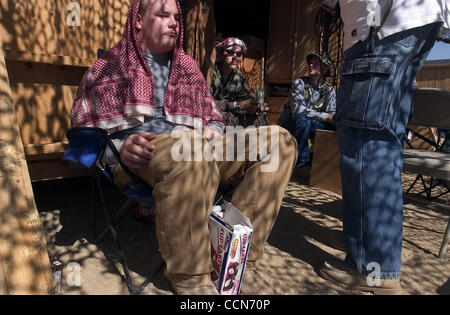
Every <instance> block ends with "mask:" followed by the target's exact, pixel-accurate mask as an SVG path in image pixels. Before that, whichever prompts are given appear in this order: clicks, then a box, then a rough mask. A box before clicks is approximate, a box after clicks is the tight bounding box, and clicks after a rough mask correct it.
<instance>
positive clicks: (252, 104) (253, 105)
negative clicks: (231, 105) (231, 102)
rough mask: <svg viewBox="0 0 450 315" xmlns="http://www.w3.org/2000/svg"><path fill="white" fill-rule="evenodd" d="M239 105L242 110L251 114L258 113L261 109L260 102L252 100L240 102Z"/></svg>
mask: <svg viewBox="0 0 450 315" xmlns="http://www.w3.org/2000/svg"><path fill="white" fill-rule="evenodd" d="M239 104H241V110H242V111H243V112H246V113H249V114H254V113H256V111H257V110H258V108H259V104H258V102H257V101H256V100H254V99H252V98H249V99H246V100H243V101H240V102H239Z"/></svg>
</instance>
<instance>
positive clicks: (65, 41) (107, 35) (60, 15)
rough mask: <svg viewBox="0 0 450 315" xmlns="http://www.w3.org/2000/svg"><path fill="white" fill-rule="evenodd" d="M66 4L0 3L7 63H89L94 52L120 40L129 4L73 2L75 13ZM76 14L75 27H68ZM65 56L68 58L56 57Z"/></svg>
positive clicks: (59, 0)
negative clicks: (13, 61) (23, 61)
mask: <svg viewBox="0 0 450 315" xmlns="http://www.w3.org/2000/svg"><path fill="white" fill-rule="evenodd" d="M69 2H70V1H63V0H22V1H15V0H0V21H1V23H0V38H2V42H3V49H4V50H5V53H6V59H7V60H29V61H37V62H51V63H56V62H61V63H64V64H79V65H81V64H82V65H86V66H88V65H90V64H92V62H93V61H94V60H95V58H96V55H97V50H98V49H99V48H103V49H105V48H110V47H112V45H114V44H115V43H116V42H117V41H118V40H119V39H120V37H121V35H122V33H123V27H124V25H125V23H126V18H127V13H128V4H129V0H78V1H77V2H78V3H79V4H80V9H81V10H80V14H77V12H74V11H68V7H67V5H68V4H69ZM76 15H78V16H79V18H80V20H79V22H80V23H79V26H69V24H68V17H69V22H70V21H75V22H76V19H70V17H73V16H76ZM61 56H66V57H67V58H61Z"/></svg>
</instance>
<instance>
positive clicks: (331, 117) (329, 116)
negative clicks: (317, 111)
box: [327, 114, 334, 122]
mask: <svg viewBox="0 0 450 315" xmlns="http://www.w3.org/2000/svg"><path fill="white" fill-rule="evenodd" d="M333 118H334V115H333V114H328V116H327V121H330V122H331V121H333Z"/></svg>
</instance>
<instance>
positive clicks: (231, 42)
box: [216, 37, 247, 54]
mask: <svg viewBox="0 0 450 315" xmlns="http://www.w3.org/2000/svg"><path fill="white" fill-rule="evenodd" d="M229 46H239V47H241V50H242V52H243V53H244V54H246V53H247V46H246V45H245V43H244V42H243V41H242V40H240V39H239V38H237V37H228V38H226V39H225V40H223V41H221V42H220V43H218V44H217V45H216V47H217V48H221V49H225V48H227V47H229Z"/></svg>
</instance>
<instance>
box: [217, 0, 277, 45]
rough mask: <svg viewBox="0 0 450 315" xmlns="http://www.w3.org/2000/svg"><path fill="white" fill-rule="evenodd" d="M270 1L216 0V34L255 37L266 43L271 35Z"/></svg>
mask: <svg viewBox="0 0 450 315" xmlns="http://www.w3.org/2000/svg"><path fill="white" fill-rule="evenodd" d="M269 12H270V0H216V1H214V14H215V18H216V34H217V35H219V36H221V37H225V38H226V37H230V36H236V37H240V36H241V37H242V36H254V37H258V38H260V39H262V40H264V41H266V40H267V37H268V33H269Z"/></svg>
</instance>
